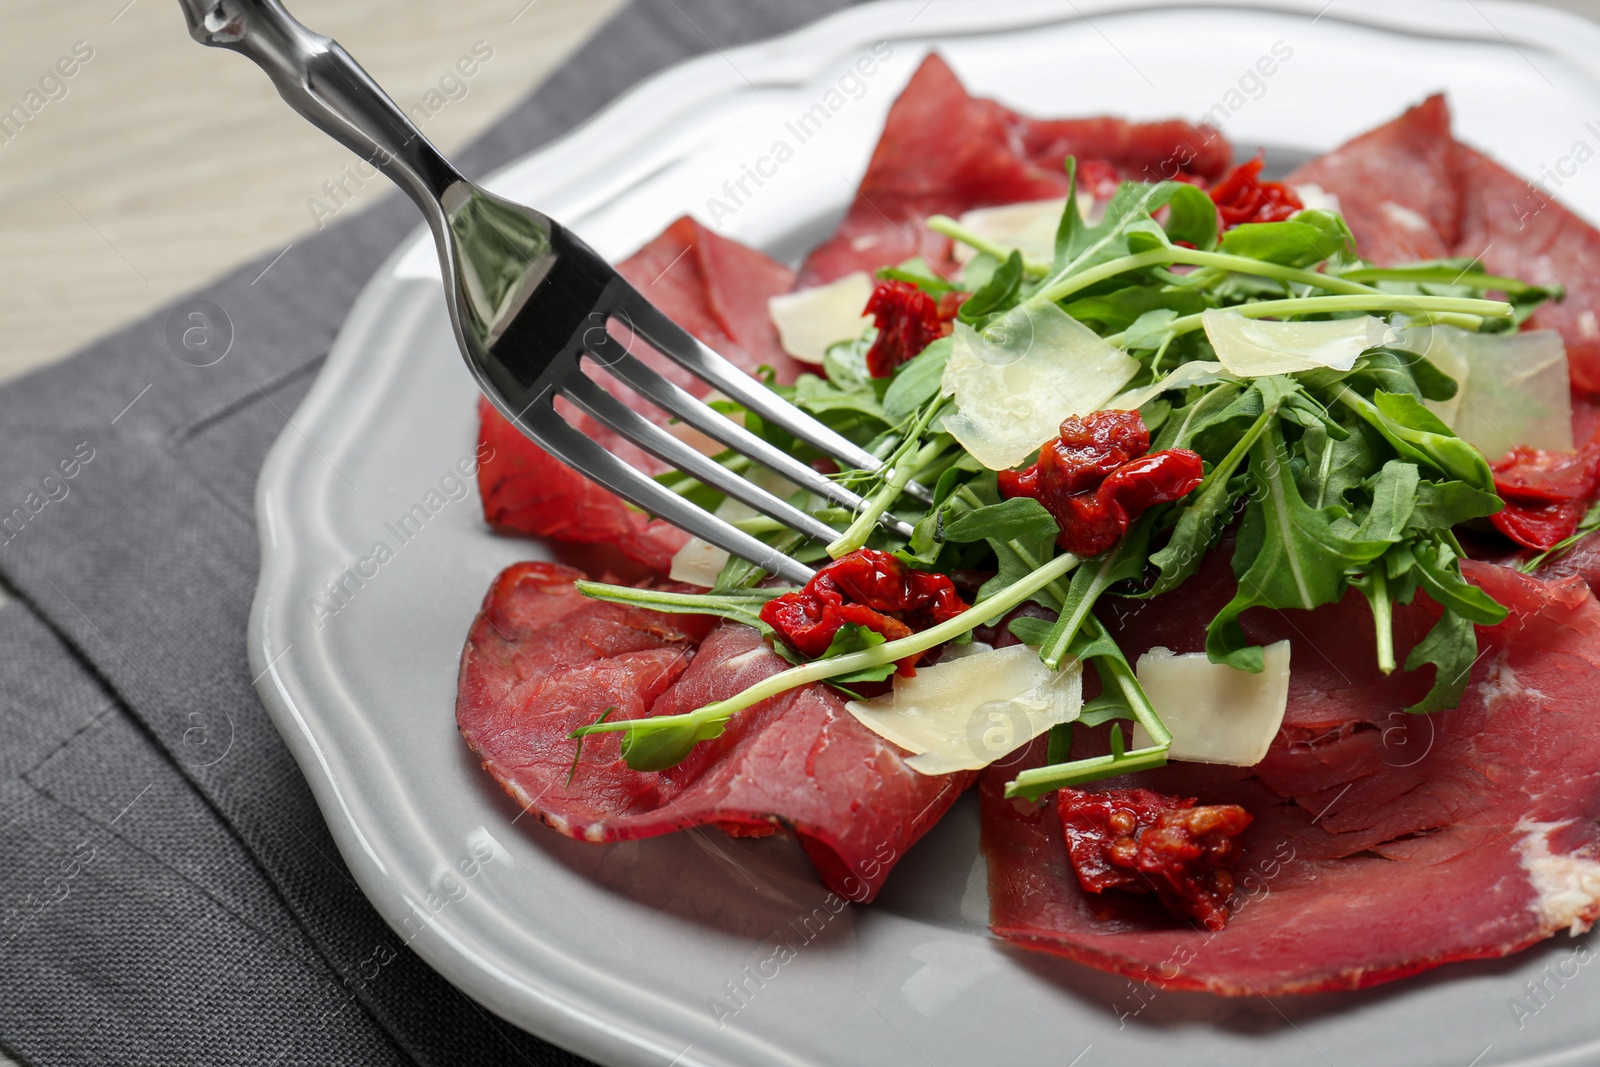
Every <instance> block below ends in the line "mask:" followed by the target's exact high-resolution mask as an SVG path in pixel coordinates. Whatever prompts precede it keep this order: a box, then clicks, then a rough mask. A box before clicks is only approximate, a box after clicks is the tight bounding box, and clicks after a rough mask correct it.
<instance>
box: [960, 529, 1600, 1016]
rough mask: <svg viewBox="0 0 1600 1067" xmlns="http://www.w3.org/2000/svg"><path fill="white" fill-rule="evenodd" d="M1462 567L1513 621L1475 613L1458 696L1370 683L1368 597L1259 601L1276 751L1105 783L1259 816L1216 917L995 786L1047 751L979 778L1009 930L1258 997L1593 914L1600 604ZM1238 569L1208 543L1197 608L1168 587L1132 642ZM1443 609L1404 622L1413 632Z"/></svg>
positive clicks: (1149, 975) (987, 841)
mask: <svg viewBox="0 0 1600 1067" xmlns="http://www.w3.org/2000/svg"><path fill="white" fill-rule="evenodd" d="M1466 568H1467V573H1468V575H1469V577H1470V578H1471V580H1473V581H1474V582H1476V583H1477V584H1479V585H1480V586H1482V587H1483V588H1484V589H1485V590H1486V591H1487V592H1489V593H1490V594H1491V595H1492V596H1494V597H1495V599H1497V600H1499V601H1500V602H1501V603H1503V604H1505V605H1507V606H1508V607H1509V608H1510V609H1511V614H1510V615H1509V617H1508V618H1507V619H1506V620H1505V621H1504V622H1503V623H1501V624H1500V625H1498V626H1496V627H1492V628H1480V630H1479V636H1480V640H1481V644H1482V650H1483V651H1482V655H1481V656H1480V658H1479V660H1478V662H1477V664H1476V666H1475V667H1474V668H1473V670H1472V681H1471V684H1470V687H1469V688H1468V690H1467V694H1466V697H1465V699H1464V700H1463V701H1462V704H1461V707H1460V708H1459V709H1457V710H1455V711H1449V712H1439V713H1436V714H1434V715H1431V716H1408V715H1406V714H1404V713H1403V712H1401V711H1400V710H1399V709H1400V708H1403V707H1405V706H1406V704H1407V703H1409V702H1410V701H1411V700H1414V699H1415V698H1416V697H1417V696H1418V695H1420V694H1419V693H1418V692H1417V687H1419V686H1421V687H1423V688H1425V687H1426V684H1427V680H1426V679H1418V678H1415V677H1406V676H1403V675H1396V676H1394V677H1391V678H1383V677H1381V676H1380V675H1378V674H1377V672H1376V669H1375V667H1374V666H1373V662H1374V661H1373V658H1372V650H1371V648H1370V645H1369V644H1368V642H1366V641H1363V640H1360V639H1354V640H1353V639H1352V637H1353V635H1355V634H1357V633H1358V632H1367V631H1370V622H1365V623H1363V622H1360V620H1359V619H1358V616H1359V615H1360V614H1361V613H1363V612H1365V610H1366V609H1365V606H1364V604H1362V603H1361V602H1360V598H1359V595H1358V594H1352V599H1350V600H1347V601H1345V602H1343V603H1341V604H1337V605H1331V606H1329V607H1327V608H1323V609H1319V610H1318V611H1316V612H1312V613H1304V612H1295V613H1288V614H1280V613H1274V612H1266V611H1261V610H1256V611H1252V612H1250V613H1248V614H1247V615H1246V617H1245V629H1246V632H1247V633H1249V634H1250V636H1251V638H1252V639H1253V640H1256V641H1263V642H1266V641H1272V640H1277V639H1278V638H1280V637H1288V638H1289V639H1290V640H1291V641H1292V642H1293V643H1294V645H1293V648H1294V651H1293V658H1294V665H1295V669H1294V675H1293V680H1292V682H1291V689H1290V697H1289V700H1290V704H1289V707H1290V712H1289V715H1288V716H1287V718H1286V720H1285V728H1284V730H1283V731H1282V733H1280V735H1279V737H1278V738H1277V740H1276V741H1275V742H1274V743H1273V746H1272V749H1271V751H1270V753H1269V755H1268V757H1267V759H1266V760H1265V761H1264V762H1263V763H1261V764H1260V765H1258V766H1257V767H1253V768H1231V767H1219V766H1206V765H1201V764H1170V765H1168V766H1167V767H1165V768H1162V769H1161V770H1158V771H1154V772H1148V773H1146V774H1143V775H1140V776H1138V778H1137V781H1134V780H1132V779H1124V780H1111V781H1108V782H1105V783H1103V784H1101V785H1100V787H1101V788H1113V787H1117V786H1123V787H1126V786H1128V785H1138V786H1142V787H1145V788H1149V789H1154V790H1157V791H1159V792H1163V793H1168V794H1173V795H1178V796H1198V797H1199V798H1200V802H1201V803H1202V804H1228V803H1232V804H1240V805H1242V806H1244V807H1245V809H1246V810H1248V811H1249V812H1250V813H1251V815H1252V816H1253V817H1254V821H1253V822H1252V823H1251V825H1250V827H1249V828H1248V829H1247V830H1246V831H1245V832H1244V834H1243V835H1242V836H1241V838H1240V843H1241V845H1242V857H1241V859H1240V860H1239V862H1238V864H1237V866H1235V868H1234V875H1235V878H1236V880H1237V883H1238V887H1239V888H1238V890H1237V891H1236V894H1235V896H1234V900H1233V916H1232V918H1231V920H1230V921H1229V923H1228V925H1227V927H1226V928H1225V929H1223V930H1221V931H1216V932H1213V931H1209V930H1203V929H1198V928H1196V927H1193V926H1190V925H1188V924H1186V923H1184V922H1183V921H1181V920H1178V919H1175V918H1174V917H1172V916H1171V915H1170V914H1168V913H1166V912H1165V911H1163V910H1162V909H1160V908H1159V907H1157V906H1155V905H1154V904H1153V903H1152V901H1151V900H1150V899H1149V898H1140V897H1134V896H1127V897H1124V898H1121V899H1119V898H1118V896H1117V895H1116V894H1114V893H1105V894H1100V895H1097V896H1095V895H1089V894H1085V893H1084V892H1083V891H1082V890H1081V889H1080V888H1079V887H1078V882H1077V879H1076V878H1075V877H1074V875H1073V872H1072V870H1071V868H1070V867H1069V866H1068V859H1067V852H1066V846H1065V843H1064V839H1063V835H1062V832H1061V823H1060V818H1059V817H1058V816H1057V815H1056V813H1055V811H1054V805H1053V801H1050V800H1048V799H1047V800H1045V801H1044V802H1043V803H1039V804H1034V803H1029V802H1023V801H1011V800H1006V799H1004V798H1003V783H1004V781H1005V780H1006V779H1007V778H1009V777H1011V776H1012V775H1014V774H1015V773H1016V771H1017V770H1018V769H1020V767H1023V766H1030V765H1037V764H1038V763H1040V762H1042V756H1043V752H1042V746H1036V748H1035V749H1034V750H1033V751H1031V752H1030V753H1029V755H1028V758H1027V760H1025V761H1023V762H1022V763H1019V764H1016V765H1013V766H1012V767H1009V768H1007V769H1005V770H1004V771H988V772H985V773H984V776H983V778H982V780H981V784H980V790H981V795H982V808H983V843H984V850H985V853H986V854H987V856H988V860H989V891H990V901H991V909H992V911H991V922H992V925H993V929H994V931H995V932H996V933H997V934H999V935H1000V936H1002V937H1005V938H1008V939H1010V940H1013V941H1016V942H1019V943H1021V944H1024V945H1027V946H1029V947H1032V948H1039V949H1044V950H1046V951H1050V952H1054V953H1058V954H1061V955H1064V956H1068V957H1071V958H1073V959H1077V960H1080V961H1082V962H1085V963H1089V964H1091V965H1094V966H1096V967H1101V968H1104V969H1107V970H1112V971H1117V972H1121V973H1124V974H1127V975H1129V976H1132V977H1134V978H1137V979H1141V980H1144V981H1147V982H1149V983H1150V984H1151V985H1152V986H1165V987H1170V988H1182V989H1204V990H1210V991H1212V992H1217V993H1224V994H1237V995H1248V994H1271V993H1283V992H1310V991H1315V990H1323V989H1338V988H1357V987H1362V986H1368V985H1373V984H1376V983H1378V982H1383V981H1388V980H1390V979H1395V978H1400V977H1404V976H1406V975H1409V974H1414V973H1416V972H1418V971H1422V970H1425V969H1428V968H1431V967H1434V966H1437V965H1439V964H1443V963H1446V962H1449V961H1452V960H1464V959H1474V958H1481V957H1492V956H1501V955H1505V954H1507V953H1510V952H1514V951H1516V950H1517V949H1520V948H1523V947H1525V946H1527V945H1529V944H1531V943H1533V942H1535V941H1538V940H1540V939H1542V938H1545V937H1549V936H1551V935H1552V934H1554V933H1556V932H1558V931H1560V930H1562V929H1570V930H1572V931H1573V932H1574V933H1577V932H1581V931H1583V930H1586V929H1587V928H1588V926H1589V924H1590V923H1591V922H1592V921H1593V920H1594V919H1595V917H1596V916H1597V914H1600V824H1597V819H1600V731H1596V730H1595V728H1594V725H1595V717H1596V711H1595V708H1596V706H1597V699H1600V603H1597V602H1596V600H1595V598H1594V596H1593V595H1592V594H1591V593H1590V592H1589V590H1588V589H1587V588H1585V587H1584V586H1583V584H1582V583H1581V582H1578V581H1575V580H1570V579H1569V580H1565V581H1561V582H1554V583H1551V582H1544V581H1541V580H1539V579H1534V578H1527V577H1524V576H1522V575H1520V574H1517V573H1516V572H1514V571H1511V570H1508V569H1506V568H1503V567H1497V566H1494V565H1491V564H1483V563H1468V564H1466ZM1230 583H1231V578H1230V577H1229V576H1228V574H1227V570H1226V566H1225V564H1222V563H1220V561H1219V559H1217V558H1216V557H1214V558H1213V559H1212V560H1211V561H1210V562H1208V564H1207V566H1206V568H1205V569H1204V570H1203V571H1202V573H1201V574H1199V575H1197V576H1196V577H1195V578H1193V579H1191V580H1190V582H1189V583H1188V584H1187V585H1185V586H1184V589H1183V590H1182V592H1181V596H1182V598H1183V600H1182V604H1181V608H1182V610H1174V608H1175V607H1177V606H1179V605H1178V602H1176V601H1173V600H1172V599H1171V597H1170V596H1169V597H1168V598H1158V599H1157V600H1154V601H1151V602H1148V603H1147V604H1145V605H1143V606H1142V607H1141V608H1140V609H1139V610H1137V611H1134V612H1130V613H1129V614H1128V616H1127V617H1125V618H1124V619H1123V620H1121V622H1120V624H1119V626H1118V629H1119V632H1120V639H1121V640H1122V642H1123V647H1124V648H1125V649H1126V650H1127V651H1128V652H1129V654H1130V655H1132V654H1135V653H1137V652H1139V651H1140V650H1141V649H1144V648H1148V647H1149V646H1150V645H1152V644H1155V643H1167V642H1169V641H1171V640H1172V638H1173V636H1174V635H1175V634H1177V633H1178V632H1180V630H1181V632H1183V633H1185V634H1187V633H1188V632H1189V631H1191V630H1195V629H1196V627H1195V626H1194V622H1193V620H1194V619H1195V618H1196V617H1203V616H1204V614H1205V613H1206V612H1207V611H1208V610H1211V609H1212V606H1213V604H1220V603H1221V602H1222V601H1223V600H1225V599H1226V595H1227V593H1228V592H1229V591H1231V589H1230ZM1191 587H1193V588H1191ZM1175 595H1179V594H1175ZM1420 600H1421V598H1420V597H1419V601H1420ZM1436 611H1437V609H1435V608H1432V607H1431V606H1429V605H1426V604H1422V603H1418V604H1415V605H1413V606H1412V607H1410V608H1408V609H1405V610H1403V611H1400V612H1398V613H1397V614H1399V615H1400V616H1401V621H1402V625H1403V630H1402V632H1401V633H1400V634H1398V635H1397V640H1398V641H1399V642H1400V644H1401V647H1405V646H1406V645H1407V644H1408V643H1409V642H1411V641H1413V640H1415V639H1416V638H1417V637H1418V636H1420V633H1421V632H1422V631H1423V630H1425V629H1426V627H1427V626H1428V625H1429V624H1430V623H1431V617H1432V616H1433V615H1434V614H1435V613H1436ZM1175 619H1177V620H1180V621H1182V622H1183V623H1185V625H1183V626H1181V627H1180V626H1178V625H1177V623H1176V622H1174V620H1175ZM1197 640H1198V639H1197V638H1194V637H1190V638H1189V639H1188V640H1187V641H1185V642H1184V644H1186V645H1188V646H1192V645H1193V644H1194V643H1196V641H1197Z"/></svg>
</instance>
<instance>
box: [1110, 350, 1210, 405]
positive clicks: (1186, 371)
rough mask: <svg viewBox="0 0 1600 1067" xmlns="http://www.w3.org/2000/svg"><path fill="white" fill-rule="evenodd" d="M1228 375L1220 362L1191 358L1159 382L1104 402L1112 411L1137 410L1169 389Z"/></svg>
mask: <svg viewBox="0 0 1600 1067" xmlns="http://www.w3.org/2000/svg"><path fill="white" fill-rule="evenodd" d="M1229 378H1230V375H1229V374H1228V372H1227V371H1225V370H1223V369H1222V364H1220V363H1207V362H1204V361H1202V360H1193V361H1191V362H1189V363H1185V364H1184V365H1183V366H1181V367H1179V368H1178V369H1177V370H1175V371H1173V372H1172V373H1170V374H1168V375H1167V376H1166V377H1165V378H1162V379H1161V380H1160V381H1159V382H1152V383H1151V384H1149V385H1146V386H1142V387H1140V388H1138V389H1129V390H1128V391H1127V392H1126V393H1118V394H1117V395H1116V396H1114V397H1112V398H1111V400H1110V401H1109V402H1108V403H1107V404H1106V407H1108V408H1110V409H1112V410H1114V411H1137V410H1138V409H1140V408H1142V407H1144V406H1145V405H1146V404H1148V403H1150V401H1152V400H1154V399H1155V398H1156V397H1158V396H1160V395H1161V394H1162V393H1165V392H1167V391H1168V390H1169V389H1187V388H1189V387H1190V386H1193V385H1216V384H1217V383H1218V382H1223V381H1228V380H1229Z"/></svg>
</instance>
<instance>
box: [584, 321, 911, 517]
mask: <svg viewBox="0 0 1600 1067" xmlns="http://www.w3.org/2000/svg"><path fill="white" fill-rule="evenodd" d="M589 347H590V349H591V353H592V355H593V356H594V358H595V361H596V362H598V363H599V364H600V365H602V366H603V367H605V369H606V371H607V373H609V374H611V375H612V376H613V377H615V378H617V379H618V380H620V381H621V382H623V383H624V384H625V385H627V386H629V387H630V388H632V389H634V390H635V391H636V392H638V393H640V394H641V395H642V396H644V397H646V398H648V399H649V400H650V401H652V402H653V403H655V404H656V405H657V406H659V407H661V408H663V409H665V410H666V411H668V412H670V413H671V414H673V415H675V416H677V417H678V418H680V419H682V420H683V421H684V422H686V423H688V424H689V425H691V426H693V427H694V428H695V429H697V430H699V431H701V432H702V433H704V434H706V435H707V436H708V437H713V438H715V439H716V440H717V441H719V442H721V443H722V444H724V445H727V446H728V447H729V448H731V449H733V450H734V451H735V452H739V453H742V454H743V455H746V456H748V457H750V458H751V459H753V460H755V461H756V462H757V463H759V464H761V465H762V466H763V467H766V468H767V469H768V470H770V471H773V472H774V473H776V474H780V475H782V476H783V477H785V478H787V479H788V480H789V481H791V482H794V483H795V484H796V485H798V486H800V487H801V488H803V489H807V490H809V491H810V492H813V493H816V494H817V495H818V496H821V497H823V498H825V499H828V500H832V501H833V502H834V503H836V504H838V505H840V506H841V507H845V508H849V509H850V510H851V511H859V510H860V508H861V507H862V505H863V504H864V503H865V501H864V500H862V499H861V496H860V494H858V493H854V492H851V491H850V490H849V489H847V488H845V487H844V486H843V485H840V484H839V483H838V482H836V481H834V480H833V479H832V478H829V477H828V476H827V475H825V474H822V473H820V472H818V471H816V470H814V469H813V468H811V467H810V466H808V465H807V464H804V463H802V462H800V461H799V460H798V459H795V458H794V457H793V456H791V455H789V454H788V453H787V452H784V451H782V450H781V449H779V448H777V447H776V446H774V445H773V444H771V443H770V442H768V441H765V440H763V439H762V438H760V437H757V436H756V435H755V434H753V433H751V432H750V431H749V430H747V429H745V428H744V427H743V426H741V425H739V424H738V423H736V422H734V421H733V420H732V419H729V418H725V417H723V416H722V415H719V414H718V413H717V412H716V411H714V410H712V409H711V408H710V407H709V406H708V405H707V404H706V403H705V402H704V401H702V400H699V399H698V398H696V397H694V396H692V395H691V394H690V393H689V392H688V391H686V390H684V389H683V388H681V387H679V386H678V385H677V384H676V383H675V382H673V381H671V380H669V379H667V378H665V377H663V376H662V375H660V374H658V373H657V372H656V371H654V370H652V369H651V368H650V367H649V366H648V365H646V364H645V363H644V362H643V361H642V360H640V359H639V358H637V357H636V356H632V355H629V354H628V352H627V350H626V349H625V348H624V347H623V345H622V344H621V342H619V341H617V339H616V338H614V337H611V336H610V335H609V334H605V335H603V338H602V339H601V340H600V341H599V342H598V343H594V342H593V341H592V340H591V344H590V346H589ZM882 523H883V525H884V526H886V527H888V528H889V529H891V530H893V531H894V532H895V533H897V534H899V535H900V536H901V537H910V536H911V534H912V528H911V525H910V524H909V523H907V522H904V521H902V520H900V519H897V518H895V517H894V516H892V515H888V514H885V515H884V517H883V520H882Z"/></svg>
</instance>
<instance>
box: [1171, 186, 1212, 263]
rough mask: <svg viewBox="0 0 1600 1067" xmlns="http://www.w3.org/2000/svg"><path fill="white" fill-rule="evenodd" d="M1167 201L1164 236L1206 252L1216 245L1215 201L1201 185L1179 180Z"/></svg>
mask: <svg viewBox="0 0 1600 1067" xmlns="http://www.w3.org/2000/svg"><path fill="white" fill-rule="evenodd" d="M1176 184H1177V186H1178V187H1177V188H1176V189H1174V190H1172V194H1171V197H1170V199H1168V201H1167V224H1166V236H1167V238H1168V239H1169V240H1170V241H1171V242H1172V243H1176V242H1178V241H1187V242H1189V243H1190V244H1192V245H1194V246H1195V247H1196V248H1198V249H1200V250H1201V251H1202V252H1209V251H1211V250H1212V249H1213V248H1216V247H1217V205H1216V204H1215V203H1213V202H1212V200H1211V197H1210V196H1209V195H1207V193H1206V191H1205V190H1204V189H1201V188H1200V187H1199V186H1198V185H1190V184H1188V183H1187V182H1178V183H1176Z"/></svg>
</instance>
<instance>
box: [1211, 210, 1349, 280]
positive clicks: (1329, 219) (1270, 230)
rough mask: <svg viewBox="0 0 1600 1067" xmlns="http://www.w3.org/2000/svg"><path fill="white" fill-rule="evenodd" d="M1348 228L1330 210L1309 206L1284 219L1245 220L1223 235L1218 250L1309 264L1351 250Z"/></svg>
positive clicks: (1231, 253) (1293, 263)
mask: <svg viewBox="0 0 1600 1067" xmlns="http://www.w3.org/2000/svg"><path fill="white" fill-rule="evenodd" d="M1354 249H1355V238H1354V236H1352V235H1351V233H1350V227H1349V226H1347V225H1345V221H1344V219H1343V218H1342V217H1340V216H1339V215H1336V214H1334V213H1333V212H1331V211H1323V210H1320V209H1315V208H1313V209H1311V210H1307V211H1302V212H1299V213H1298V214H1296V215H1295V217H1294V218H1292V219H1287V220H1285V221H1283V222H1246V223H1244V224H1242V225H1239V226H1235V227H1234V228H1233V229H1231V230H1229V231H1228V232H1227V233H1226V234H1224V235H1223V238H1222V245H1221V251H1223V252H1224V253H1227V254H1229V255H1235V256H1248V257H1250V258H1251V259H1261V260H1265V261H1267V262H1268V263H1280V264H1282V265H1284V266H1286V267H1309V266H1311V265H1312V264H1313V263H1321V262H1322V261H1323V260H1325V259H1330V258H1332V257H1333V256H1335V255H1340V254H1343V253H1353V252H1354Z"/></svg>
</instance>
